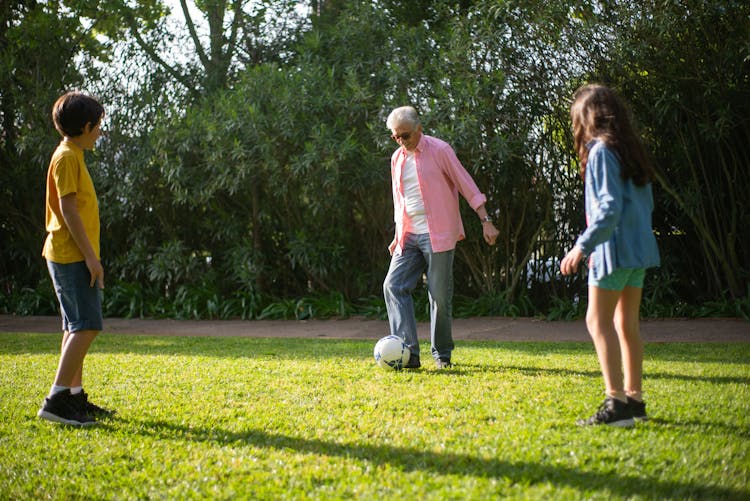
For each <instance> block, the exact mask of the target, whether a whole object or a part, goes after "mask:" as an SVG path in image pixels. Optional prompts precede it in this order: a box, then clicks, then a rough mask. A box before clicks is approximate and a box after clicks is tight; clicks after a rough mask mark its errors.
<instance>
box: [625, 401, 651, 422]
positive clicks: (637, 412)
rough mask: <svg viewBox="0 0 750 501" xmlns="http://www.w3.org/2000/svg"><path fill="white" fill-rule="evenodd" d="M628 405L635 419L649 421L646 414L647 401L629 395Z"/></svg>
mask: <svg viewBox="0 0 750 501" xmlns="http://www.w3.org/2000/svg"><path fill="white" fill-rule="evenodd" d="M628 407H630V412H631V413H633V419H635V420H636V421H648V416H647V415H646V402H639V401H638V400H635V399H633V398H630V397H628Z"/></svg>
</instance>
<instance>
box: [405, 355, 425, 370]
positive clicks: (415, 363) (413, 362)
mask: <svg viewBox="0 0 750 501" xmlns="http://www.w3.org/2000/svg"><path fill="white" fill-rule="evenodd" d="M420 367H422V363H421V362H420V361H419V355H415V354H413V353H412V354H411V355H409V361H408V362H406V365H404V369H419V368H420Z"/></svg>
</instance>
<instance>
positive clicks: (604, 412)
mask: <svg viewBox="0 0 750 501" xmlns="http://www.w3.org/2000/svg"><path fill="white" fill-rule="evenodd" d="M576 423H577V424H578V426H590V425H597V424H607V425H609V426H620V427H623V428H628V427H630V426H633V425H634V424H635V421H633V412H632V411H631V410H630V406H629V405H628V404H627V403H625V402H621V401H619V400H617V399H616V398H611V397H607V398H605V399H604V402H603V403H602V404H601V405H600V406H599V410H598V411H596V414H594V415H593V416H591V417H590V418H588V419H579V420H578V421H577V422H576Z"/></svg>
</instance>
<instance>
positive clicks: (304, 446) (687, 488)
mask: <svg viewBox="0 0 750 501" xmlns="http://www.w3.org/2000/svg"><path fill="white" fill-rule="evenodd" d="M131 423H132V425H133V426H134V427H135V428H136V429H137V433H140V434H143V435H147V436H151V437H155V438H157V439H159V440H170V441H180V440H182V441H195V442H208V443H214V444H216V445H218V446H222V447H224V446H236V447H240V446H252V447H258V448H272V449H278V450H283V449H290V450H294V451H297V452H299V453H302V454H310V455H312V456H339V457H343V458H353V459H356V460H359V461H365V462H368V463H371V464H374V465H388V466H389V467H391V468H398V469H401V470H404V471H429V472H431V473H434V474H437V475H457V476H463V477H483V478H498V479H508V480H509V481H510V483H512V484H521V485H533V484H536V483H542V482H550V483H551V484H555V485H561V486H562V485H566V486H569V487H573V488H576V489H579V490H581V491H590V490H600V491H601V492H602V493H603V494H605V493H613V494H617V495H620V496H622V497H627V498H630V497H645V498H657V499H685V498H691V497H692V498H697V499H739V498H742V497H745V496H747V492H743V491H740V490H736V489H732V488H728V487H721V486H705V485H698V484H694V483H690V482H669V481H662V480H658V479H656V478H648V477H644V476H636V473H637V472H633V474H630V475H629V474H624V473H623V474H613V473H598V472H587V471H581V470H579V469H575V468H570V467H566V466H552V465H544V464H539V463H528V462H509V461H503V460H501V459H496V458H491V457H482V456H474V455H468V454H460V453H451V452H443V453H435V452H433V451H424V450H420V449H418V448H413V447H394V446H385V445H373V444H359V443H339V442H334V441H326V440H320V439H311V438H302V437H295V436H290V435H283V434H275V433H270V432H267V431H263V430H256V429H248V430H242V431H235V430H225V429H220V428H216V427H201V426H186V425H181V424H175V423H170V422H166V421H151V420H143V421H132V422H131ZM620 431H625V430H620ZM625 432H626V433H627V431H625Z"/></svg>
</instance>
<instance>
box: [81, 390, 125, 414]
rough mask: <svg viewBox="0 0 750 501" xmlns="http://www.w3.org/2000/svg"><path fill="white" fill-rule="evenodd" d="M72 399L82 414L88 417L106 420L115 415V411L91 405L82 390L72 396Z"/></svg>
mask: <svg viewBox="0 0 750 501" xmlns="http://www.w3.org/2000/svg"><path fill="white" fill-rule="evenodd" d="M72 397H73V398H74V399H75V401H76V404H77V405H78V408H79V409H80V410H81V411H82V412H83V413H84V414H88V415H89V416H94V417H101V418H106V417H111V416H112V415H114V413H115V411H111V410H109V409H104V408H103V407H99V406H98V405H96V404H93V403H91V402H90V401H89V396H88V395H87V394H86V392H85V391H83V390H81V391H80V392H79V393H74V394H72Z"/></svg>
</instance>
